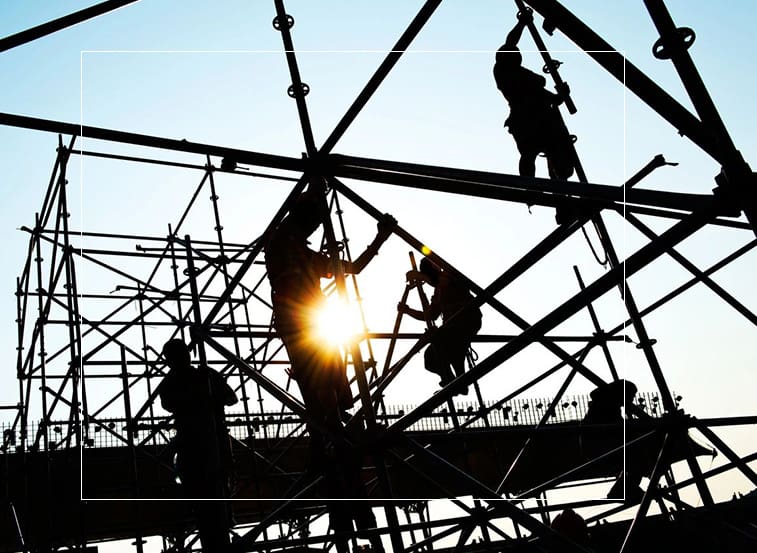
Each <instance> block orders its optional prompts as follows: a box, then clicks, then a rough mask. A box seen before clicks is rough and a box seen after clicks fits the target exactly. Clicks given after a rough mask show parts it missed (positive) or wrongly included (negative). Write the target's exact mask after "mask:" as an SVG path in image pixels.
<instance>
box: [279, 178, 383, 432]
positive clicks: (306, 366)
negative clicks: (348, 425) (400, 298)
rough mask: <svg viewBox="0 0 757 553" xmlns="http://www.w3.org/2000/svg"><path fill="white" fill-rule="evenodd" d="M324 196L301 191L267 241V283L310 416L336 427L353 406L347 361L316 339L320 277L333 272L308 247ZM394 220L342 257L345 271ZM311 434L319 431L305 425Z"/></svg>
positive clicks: (377, 243) (374, 246) (375, 246)
mask: <svg viewBox="0 0 757 553" xmlns="http://www.w3.org/2000/svg"><path fill="white" fill-rule="evenodd" d="M322 209H325V197H324V195H323V193H322V192H321V191H319V189H318V188H317V186H314V187H313V188H309V189H308V190H307V191H306V192H304V193H303V194H301V195H300V197H299V198H297V200H296V201H295V203H294V205H293V206H292V208H291V209H290V211H289V214H288V215H287V216H286V217H285V218H284V220H283V221H281V223H279V225H278V227H277V228H276V229H275V230H273V232H272V233H271V235H270V238H269V239H268V242H267V243H266V245H265V264H266V269H267V270H268V278H269V280H270V283H271V299H272V303H273V324H274V326H275V328H276V330H277V331H278V333H279V337H280V338H281V340H282V341H283V342H284V346H285V347H286V350H287V353H288V354H289V360H290V362H291V365H292V368H291V374H292V378H293V379H294V380H295V381H296V382H297V385H298V386H299V388H300V393H301V394H302V399H303V401H304V403H305V407H306V408H307V410H308V415H309V417H310V419H311V421H312V422H313V423H314V424H315V425H316V426H320V427H322V428H326V429H329V430H332V429H339V428H340V427H341V426H342V424H341V421H342V417H343V413H344V411H346V410H347V409H349V408H351V407H352V406H353V399H352V392H351V390H350V387H349V382H348V380H347V373H346V367H345V365H344V362H343V360H342V357H341V355H340V353H339V350H338V348H336V347H334V346H330V345H328V344H326V343H324V342H323V341H321V340H319V339H318V337H317V334H316V332H315V326H314V325H315V316H314V315H315V312H316V311H317V310H318V308H319V307H320V306H321V305H322V304H323V302H324V301H325V296H324V294H323V292H322V291H321V278H328V277H331V276H332V275H333V274H334V271H335V264H336V263H337V262H338V260H332V259H331V258H330V257H329V256H328V255H327V254H325V253H321V252H316V251H314V250H311V249H310V248H309V247H308V237H310V235H311V234H313V232H315V230H316V229H317V228H318V227H319V226H320V225H321V223H322V219H321V213H322V211H321V210H322ZM396 224H397V221H395V219H394V218H393V217H392V216H390V215H384V216H383V218H382V219H381V220H380V221H379V222H378V233H377V234H376V238H375V239H374V240H373V242H371V244H370V245H369V246H368V247H367V248H366V250H365V251H364V252H363V253H362V254H360V256H358V258H357V259H356V260H355V261H353V262H351V263H350V262H348V261H342V262H341V263H342V267H343V269H344V272H345V273H351V274H357V273H359V272H360V271H362V270H363V269H364V268H365V266H366V265H367V264H368V262H369V261H370V260H371V259H372V258H373V257H374V256H375V255H376V254H377V253H378V250H379V248H380V247H381V245H382V244H383V243H384V242H385V241H386V240H387V238H389V236H390V235H391V233H392V230H393V228H394V227H395V226H396ZM309 430H310V432H311V436H316V435H317V434H318V431H317V430H316V428H315V427H313V426H312V425H310V426H309Z"/></svg>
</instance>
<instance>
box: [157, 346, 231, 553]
mask: <svg viewBox="0 0 757 553" xmlns="http://www.w3.org/2000/svg"><path fill="white" fill-rule="evenodd" d="M163 357H164V359H165V361H166V365H168V367H169V369H170V370H169V372H168V375H166V377H165V378H164V379H163V380H162V381H161V383H160V385H159V386H158V394H159V396H160V402H161V405H162V406H163V409H165V410H166V411H169V412H170V413H173V415H174V420H175V427H176V437H175V439H174V444H175V445H176V449H177V455H176V470H177V472H178V475H179V479H180V480H181V486H182V489H183V493H184V496H185V497H187V498H189V499H203V498H212V499H223V498H226V497H228V495H229V478H230V475H231V472H232V471H231V467H232V457H231V444H230V442H229V435H228V432H227V430H226V423H225V417H224V406H226V405H234V404H235V403H236V402H237V397H236V394H234V391H233V390H232V389H231V388H230V387H229V385H228V384H226V381H225V380H224V379H223V377H222V376H221V375H220V374H218V373H217V372H216V371H214V370H213V369H211V368H209V367H199V368H194V367H193V366H192V361H191V356H190V352H189V348H188V347H187V345H186V344H185V343H184V342H183V341H182V340H179V339H174V340H169V341H168V342H166V344H165V345H164V346H163ZM193 508H194V511H195V515H196V517H197V528H198V531H199V534H200V540H201V542H202V550H203V551H224V550H225V548H226V547H228V544H229V537H228V529H229V522H230V516H229V511H228V508H227V505H226V503H225V502H219V501H198V502H196V503H195V504H194V505H193Z"/></svg>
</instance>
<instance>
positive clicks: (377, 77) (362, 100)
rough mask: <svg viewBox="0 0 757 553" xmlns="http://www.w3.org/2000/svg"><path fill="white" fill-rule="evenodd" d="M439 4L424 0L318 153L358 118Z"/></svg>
mask: <svg viewBox="0 0 757 553" xmlns="http://www.w3.org/2000/svg"><path fill="white" fill-rule="evenodd" d="M441 2H442V0H426V3H425V4H424V5H423V7H422V8H421V9H420V11H419V12H418V14H417V15H416V16H415V19H413V21H412V22H411V23H410V25H409V26H408V27H407V29H405V32H404V33H402V36H400V38H399V40H397V43H396V44H395V45H394V47H393V48H392V50H391V52H389V53H388V54H387V56H386V58H384V61H383V62H381V65H380V66H379V68H378V69H377V70H376V72H375V73H374V74H373V76H372V77H371V78H370V80H369V81H368V83H367V84H366V85H365V87H364V88H363V90H361V91H360V94H358V95H357V98H355V101H354V102H353V103H352V105H351V106H350V107H349V109H348V110H347V112H346V113H345V114H344V116H342V119H341V120H340V121H339V123H337V125H336V127H334V130H333V131H331V134H330V135H329V137H328V138H327V139H326V142H324V143H323V146H321V150H320V151H321V152H322V153H324V154H327V153H329V152H330V151H331V150H332V149H333V148H334V146H335V145H336V143H337V142H338V141H339V139H340V138H341V137H342V136H343V135H344V133H345V132H346V131H347V129H348V128H349V126H350V124H352V122H353V121H354V120H355V118H356V117H357V116H358V114H359V113H360V110H362V109H363V107H364V106H365V104H367V103H368V100H370V98H371V96H373V93H374V92H376V89H378V87H379V85H380V84H381V83H382V82H383V81H384V79H385V78H386V76H387V75H388V74H389V72H390V71H391V70H392V68H393V67H394V66H395V65H396V63H397V62H398V61H399V59H400V56H402V54H404V53H405V50H407V47H408V46H410V43H411V42H412V41H413V39H414V38H415V37H416V36H417V34H418V33H419V32H420V31H421V29H422V28H423V26H424V25H425V24H426V22H427V21H428V20H429V18H430V17H431V15H432V14H433V13H434V11H435V10H436V8H437V7H438V6H439V4H441Z"/></svg>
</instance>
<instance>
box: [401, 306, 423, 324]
mask: <svg viewBox="0 0 757 553" xmlns="http://www.w3.org/2000/svg"><path fill="white" fill-rule="evenodd" d="M397 311H399V312H400V313H404V314H405V315H410V316H411V317H412V318H413V319H416V320H418V321H425V320H426V317H425V315H424V314H423V311H421V310H420V309H413V308H412V307H409V306H408V305H406V304H404V303H398V304H397Z"/></svg>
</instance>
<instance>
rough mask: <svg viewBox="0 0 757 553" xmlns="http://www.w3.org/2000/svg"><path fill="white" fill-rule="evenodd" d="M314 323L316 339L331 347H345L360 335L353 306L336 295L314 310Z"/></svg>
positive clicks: (357, 316) (356, 314)
mask: <svg viewBox="0 0 757 553" xmlns="http://www.w3.org/2000/svg"><path fill="white" fill-rule="evenodd" d="M314 322H315V324H314V328H315V334H316V337H317V339H319V340H323V341H324V342H326V343H327V344H329V345H332V346H341V347H344V346H347V345H349V344H350V343H351V342H353V341H354V340H355V339H356V338H357V337H358V336H359V335H360V334H361V333H362V325H361V323H360V317H359V315H358V312H357V309H356V307H355V305H354V304H351V303H348V302H347V301H345V300H344V299H342V298H340V297H339V296H337V295H336V294H332V295H331V296H328V297H327V298H326V300H325V301H324V302H323V303H322V304H321V305H320V306H319V307H318V309H316V310H315V313H314Z"/></svg>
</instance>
